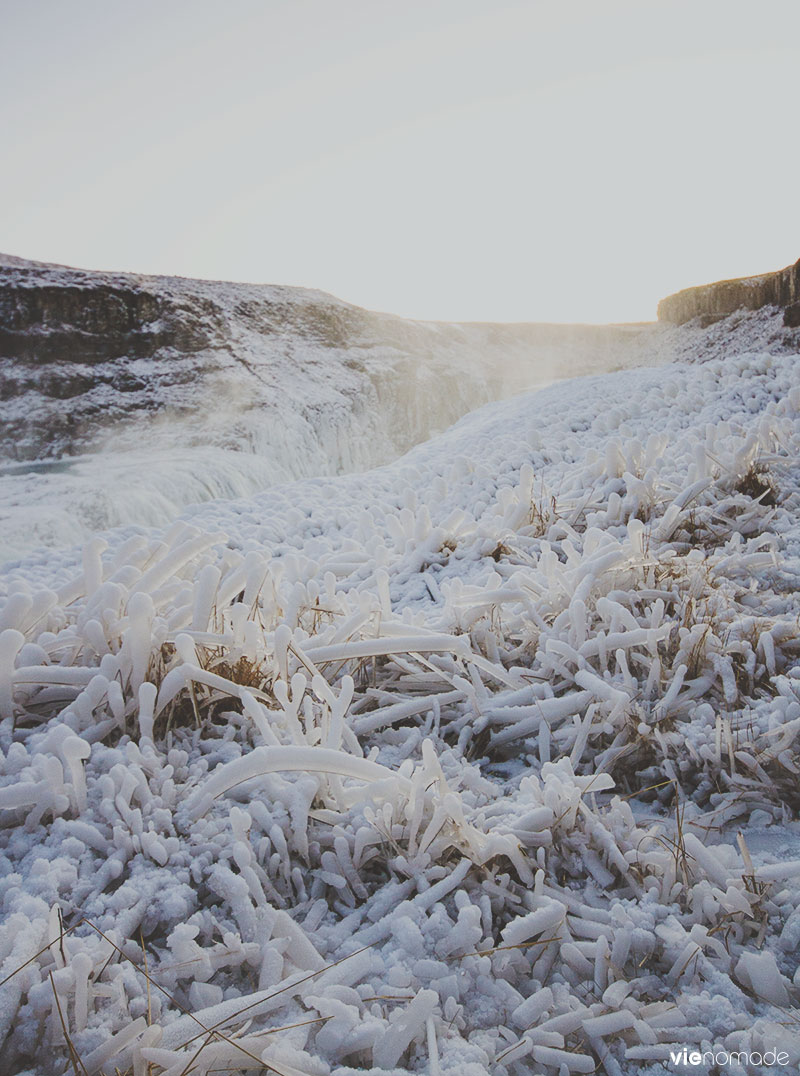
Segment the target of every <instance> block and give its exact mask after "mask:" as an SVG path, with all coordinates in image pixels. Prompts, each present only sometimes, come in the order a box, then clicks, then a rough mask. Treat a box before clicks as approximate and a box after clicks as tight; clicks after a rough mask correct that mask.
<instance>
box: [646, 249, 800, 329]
mask: <svg viewBox="0 0 800 1076" xmlns="http://www.w3.org/2000/svg"><path fill="white" fill-rule="evenodd" d="M798 302H800V261H797V262H795V264H794V265H789V266H787V267H786V268H785V269H781V270H779V271H778V272H777V273H766V274H765V275H764V276H753V277H742V278H741V279H738V280H719V281H717V282H716V283H715V284H704V285H702V286H701V287H698V288H686V289H685V290H684V291H679V292H676V294H675V295H669V296H668V297H667V298H666V299H662V300H661V302H660V303H659V304H658V320H659V321H669V322H672V323H673V324H674V325H683V324H685V323H686V322H687V321H692V320H693V319H694V318H702V319H703V321H702V322H701V324H703V325H709V324H713V322H714V321H718V320H719V319H720V318H724V317H727V315H728V314H732V313H733V312H734V311H735V310H739V309H742V308H744V309H745V310H759V309H760V308H761V307H763V306H776V307H784V308H788V307H791V306H793V305H795V304H797V303H798ZM792 316H794V315H792ZM785 324H787V325H788V324H792V323H790V322H788V321H786V322H785ZM793 324H796V323H793Z"/></svg>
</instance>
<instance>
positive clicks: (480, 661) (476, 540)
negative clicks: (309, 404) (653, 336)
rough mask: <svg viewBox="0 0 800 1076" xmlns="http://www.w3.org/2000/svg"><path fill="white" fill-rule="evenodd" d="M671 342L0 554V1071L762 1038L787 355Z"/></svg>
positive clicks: (775, 996) (799, 361)
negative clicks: (614, 366)
mask: <svg viewBox="0 0 800 1076" xmlns="http://www.w3.org/2000/svg"><path fill="white" fill-rule="evenodd" d="M676 334H677V335H675V336H674V339H673V343H674V346H675V349H676V352H677V353H678V354H679V355H680V357H681V361H679V362H675V363H672V364H668V365H659V366H651V367H645V368H642V369H634V370H626V371H622V372H618V373H611V374H606V375H603V376H597V377H589V378H581V379H578V380H574V381H568V382H564V383H561V384H553V385H551V386H549V387H548V388H546V389H544V390H542V391H539V392H536V393H533V394H525V395H521V396H515V397H514V398H512V399H510V400H506V401H502V402H498V403H492V404H489V405H487V406H485V407H483V408H481V409H480V410H478V411H476V412H474V413H473V414H470V415H468V416H466V417H465V418H463V419H461V420H460V421H459V422H458V423H456V425H455V426H453V427H452V428H451V429H449V430H447V431H446V432H445V433H443V434H441V435H439V436H438V437H435V438H434V439H432V440H430V441H429V442H427V443H425V444H421V445H419V446H418V447H416V448H414V449H412V450H411V451H410V452H408V453H407V454H406V455H404V456H402V457H401V458H400V459H398V460H396V461H394V462H392V463H389V464H387V465H385V466H383V467H379V468H377V469H374V470H371V471H368V472H366V473H362V474H345V475H340V476H338V477H323V478H309V479H305V480H302V481H298V482H293V483H289V484H284V485H278V486H274V487H272V488H270V489H268V490H266V491H265V492H263V493H260V494H258V495H257V496H254V497H250V498H248V499H243V500H239V501H227V502H225V501H210V502H208V503H206V504H201V505H197V506H195V507H194V508H191V509H188V510H186V511H185V512H184V513H183V515H182V516H181V517H180V518H179V519H178V520H177V521H176V522H174V523H173V524H172V525H171V526H170V527H169V528H168V529H166V530H161V531H159V530H147V529H145V528H142V527H139V528H128V529H127V530H124V531H119V532H114V533H112V534H110V535H108V536H106V537H105V538H102V539H101V538H96V539H93V540H91V541H90V542H89V543H88V544H87V545H86V547H85V549H84V552H83V554H82V559H81V558H80V557H79V558H78V560H77V561H76V557H75V554H74V553H73V552H70V551H61V552H59V551H52V550H51V551H39V552H35V553H32V554H30V555H29V556H28V557H27V558H26V559H25V560H23V561H21V562H20V563H19V564H17V565H14V566H11V567H8V568H7V569H6V571H5V573H4V576H3V582H2V588H3V589H2V595H3V597H2V598H0V627H1V628H2V629H4V630H3V634H1V635H0V715H2V719H3V720H2V724H0V747H2V752H3V754H2V758H1V759H0V819H1V820H2V821H3V823H4V828H3V830H2V834H1V835H0V842H1V843H0V900H2V908H3V917H4V918H3V922H2V925H1V926H0V1042H2V1043H3V1045H2V1051H3V1053H2V1056H3V1058H4V1061H3V1065H4V1069H3V1071H4V1072H6V1071H7V1072H9V1073H23V1072H25V1073H37V1074H44V1073H47V1074H51V1073H57V1074H60V1073H65V1072H68V1071H73V1070H74V1071H76V1072H79V1073H83V1072H84V1071H85V1072H87V1073H99V1072H105V1073H106V1074H108V1076H111V1074H112V1073H113V1072H114V1071H115V1067H116V1068H118V1069H119V1070H120V1071H131V1070H132V1071H133V1073H134V1074H135V1076H146V1074H150V1073H152V1074H156V1076H157V1074H160V1076H163V1074H169V1076H179V1074H183V1073H189V1072H193V1073H208V1072H211V1071H219V1070H224V1071H234V1072H240V1071H241V1072H245V1071H254V1072H258V1071H261V1069H262V1068H263V1067H264V1066H267V1068H268V1069H269V1070H271V1071H275V1072H278V1073H282V1074H285V1076H298V1074H311V1076H327V1074H329V1073H330V1074H336V1076H351V1074H353V1076H354V1074H356V1073H362V1074H363V1073H366V1072H373V1073H374V1074H375V1076H377V1074H378V1073H383V1074H384V1076H385V1074H387V1073H395V1074H398V1073H409V1072H414V1073H427V1074H430V1076H444V1074H447V1073H457V1074H458V1076H483V1074H486V1073H492V1074H497V1076H518V1074H520V1076H521V1074H526V1073H537V1074H538V1073H541V1074H543V1076H563V1074H565V1073H589V1072H594V1071H605V1073H607V1074H608V1076H618V1074H619V1073H625V1074H633V1073H637V1074H639V1073H647V1074H650V1076H656V1074H662V1073H668V1072H676V1071H679V1072H680V1071H697V1072H709V1073H710V1072H717V1071H722V1072H726V1071H730V1072H742V1071H747V1072H752V1073H757V1072H764V1071H776V1072H778V1071H780V1072H791V1071H796V1070H797V1066H798V1063H800V1031H799V1030H798V1026H799V1025H798V1015H797V1008H796V1006H797V1003H798V1000H800V975H797V974H796V973H797V963H798V962H797V954H798V945H800V826H798V823H797V822H796V821H795V818H796V814H797V808H798V805H799V804H800V796H798V776H800V770H799V769H798V751H797V739H798V737H800V655H799V654H798V651H799V650H800V628H799V625H800V608H799V605H800V602H799V601H798V596H797V591H798V584H799V583H800V524H799V523H798V506H800V465H799V464H798V447H800V358H799V357H798V356H799V355H800V346H798V342H797V339H796V338H793V337H792V335H791V333H787V331H786V330H783V329H781V327H780V315H778V314H776V313H772V312H770V311H765V312H761V313H759V314H756V315H751V316H748V317H742V316H740V315H734V316H733V317H732V318H729V319H727V320H726V321H725V322H721V323H719V324H718V325H716V326H715V327H714V328H713V329H711V330H708V331H703V332H701V331H699V330H696V329H694V328H692V327H687V328H686V329H685V330H677V331H676ZM655 357H656V358H658V357H659V356H655ZM178 465H179V464H178ZM684 1048H686V1049H687V1051H688V1054H691V1052H692V1051H693V1050H695V1049H697V1050H701V1051H711V1050H713V1051H714V1053H715V1055H716V1056H717V1057H721V1056H722V1055H723V1054H724V1055H725V1056H726V1057H727V1055H729V1054H731V1053H734V1054H737V1055H738V1054H741V1053H742V1052H746V1053H747V1054H748V1055H752V1056H749V1057H748V1058H747V1059H744V1060H742V1059H741V1058H740V1061H739V1062H736V1063H731V1064H728V1062H727V1061H726V1060H724V1059H723V1060H722V1061H717V1062H714V1061H709V1060H708V1057H706V1059H705V1060H703V1061H701V1063H700V1064H698V1065H694V1066H693V1065H692V1064H691V1063H689V1062H687V1063H684V1061H683V1060H682V1058H683V1051H684ZM770 1051H775V1052H776V1054H777V1055H779V1057H785V1058H786V1061H785V1063H784V1062H779V1061H776V1063H775V1065H772V1066H771V1067H770V1065H768V1064H765V1063H764V1056H765V1055H766V1056H767V1057H768V1058H769V1057H771V1056H772V1055H771V1053H770ZM672 1055H674V1057H676V1058H678V1060H677V1061H676V1060H675V1059H674V1057H672ZM715 1064H716V1066H717V1067H716V1068H715V1067H714V1065H715ZM737 1064H738V1065H739V1067H738V1068H737V1067H736V1065H737ZM748 1066H749V1067H748Z"/></svg>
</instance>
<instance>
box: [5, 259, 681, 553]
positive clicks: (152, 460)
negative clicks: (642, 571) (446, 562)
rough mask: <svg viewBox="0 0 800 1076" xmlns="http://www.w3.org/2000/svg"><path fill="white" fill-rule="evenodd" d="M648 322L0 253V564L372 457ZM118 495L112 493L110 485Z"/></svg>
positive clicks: (640, 347)
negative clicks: (404, 310) (425, 304)
mask: <svg viewBox="0 0 800 1076" xmlns="http://www.w3.org/2000/svg"><path fill="white" fill-rule="evenodd" d="M654 338H655V339H658V340H661V339H662V338H663V339H664V340H667V339H668V338H669V333H668V332H667V333H664V331H663V329H659V328H657V327H654V326H616V327H615V326H558V325H556V326H552V325H517V326H514V325H511V326H503V325H488V324H487V325H480V324H477V325H448V324H433V323H420V322H413V321H407V320H404V319H402V318H397V317H392V316H391V315H386V314H375V313H372V312H370V311H366V310H361V309H359V308H358V307H354V306H351V305H349V304H347V303H344V302H341V301H340V300H338V299H335V298H334V297H333V296H330V295H325V294H323V293H322V292H314V291H307V290H303V289H298V288H281V287H267V286H263V287H259V286H255V285H245V284H227V283H224V282H214V281H196V280H184V279H179V278H169V277H141V276H134V275H131V274H123V273H93V272H86V271H83V270H77V269H66V268H64V267H59V266H46V265H41V264H38V263H26V262H23V261H22V260H21V259H9V258H8V257H7V258H6V259H5V264H4V263H3V261H2V260H0V384H1V385H2V389H1V390H0V529H1V530H2V533H3V539H2V545H1V546H0V562H2V561H3V560H5V559H8V558H10V557H11V556H13V555H15V554H16V553H20V552H24V551H25V550H26V549H29V548H31V547H32V546H33V545H36V544H41V545H47V546H64V545H69V544H72V543H74V542H77V541H80V540H83V539H84V538H86V537H88V536H89V535H90V534H92V533H94V532H95V531H97V530H98V529H103V528H106V527H111V526H114V525H117V524H121V523H134V522H140V523H144V524H148V525H152V524H156V523H163V522H165V521H167V520H169V519H171V518H173V517H174V516H175V515H176V514H177V513H178V512H179V511H180V510H181V509H182V508H183V507H185V506H187V505H189V504H193V503H196V502H198V501H204V500H209V499H213V498H218V497H228V498H230V497H238V496H243V495H246V494H249V493H253V492H255V491H256V490H259V489H263V488H265V487H267V486H269V485H271V484H274V483H280V482H286V481H289V480H291V479H294V478H301V477H307V476H312V475H329V474H336V473H341V472H347V471H360V470H365V469H367V468H370V467H374V466H377V465H380V464H382V463H387V462H389V461H390V460H392V459H395V458H396V457H397V456H398V455H400V454H402V453H403V452H405V451H406V450H407V449H409V448H410V447H411V446H413V445H415V444H417V443H419V442H421V441H425V440H427V439H429V438H430V437H431V436H432V435H434V434H435V433H437V432H440V431H441V430H443V429H445V428H447V427H448V426H449V425H451V424H452V423H453V422H454V421H455V420H456V419H458V418H460V417H461V416H462V415H463V414H465V413H466V412H468V411H471V410H473V409H474V408H476V407H478V406H480V405H481V404H483V403H486V402H488V401H489V400H494V399H498V398H502V397H506V396H509V395H512V394H513V393H515V392H518V391H520V390H521V389H525V388H530V387H532V386H534V385H536V384H542V383H545V382H547V381H550V380H552V379H553V378H557V377H565V376H570V375H571V374H576V373H584V372H589V371H592V370H604V369H609V368H617V367H620V366H628V365H633V364H637V363H640V362H641V361H643V355H644V351H645V348H650V347H651V342H652V340H653V339H654ZM121 490H122V491H124V495H122V496H121V495H120V491H121Z"/></svg>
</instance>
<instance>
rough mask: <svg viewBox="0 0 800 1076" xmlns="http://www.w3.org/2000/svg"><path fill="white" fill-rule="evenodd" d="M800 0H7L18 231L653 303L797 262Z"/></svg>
mask: <svg viewBox="0 0 800 1076" xmlns="http://www.w3.org/2000/svg"><path fill="white" fill-rule="evenodd" d="M798 71H800V3H798V2H797V0H759V2H758V3H755V2H754V0H747V2H746V3H742V2H740V0H690V2H684V0H666V2H662V0H635V2H629V0H549V2H543V0H522V2H519V0H517V2H509V0H402V2H400V0H392V2H388V0H225V2H224V3H223V2H221V0H136V3H133V2H130V0H129V2H123V0H0V94H2V102H3V104H2V108H0V153H1V154H2V167H1V168H0V250H1V251H3V252H4V253H7V254H15V255H18V256H21V257H28V258H34V259H40V260H44V261H55V262H60V263H65V264H69V265H78V266H81V267H84V268H92V269H119V270H131V271H134V272H142V273H166V274H177V275H182V276H197V277H206V278H211V279H229V280H244V281H252V282H257V283H261V282H263V283H275V284H293V285H302V286H306V287H314V288H321V289H322V290H324V291H329V292H332V293H333V294H335V295H338V296H339V297H340V298H343V299H346V300H348V301H350V302H353V303H357V304H358V305H360V306H365V307H369V308H371V309H376V310H386V311H391V312H393V313H397V314H401V315H405V316H408V317H417V318H424V319H443V320H469V321H583V322H609V321H641V320H650V319H652V318H653V317H654V316H655V309H656V304H657V302H658V300H659V299H660V298H662V297H663V296H664V295H667V294H669V293H671V292H673V291H676V290H678V289H680V288H682V287H687V286H690V285H693V284H699V283H705V282H708V281H711V280H716V279H720V278H726V277H735V276H743V275H751V274H755V273H760V272H766V271H768V270H771V269H778V268H781V267H783V266H784V265H787V264H789V263H791V262H793V261H795V260H797V258H798V257H800V215H798V214H797V212H796V200H797V184H798V175H799V174H800V167H799V166H800V139H798V137H797V124H798V120H797V101H798V93H797V82H798Z"/></svg>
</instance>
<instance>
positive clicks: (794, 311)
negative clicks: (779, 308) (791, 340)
mask: <svg viewBox="0 0 800 1076" xmlns="http://www.w3.org/2000/svg"><path fill="white" fill-rule="evenodd" d="M783 324H784V325H788V326H789V328H791V329H796V328H797V327H798V326H799V325H800V302H798V303H792V304H791V305H790V306H787V307H786V309H785V310H784V312H783Z"/></svg>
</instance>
